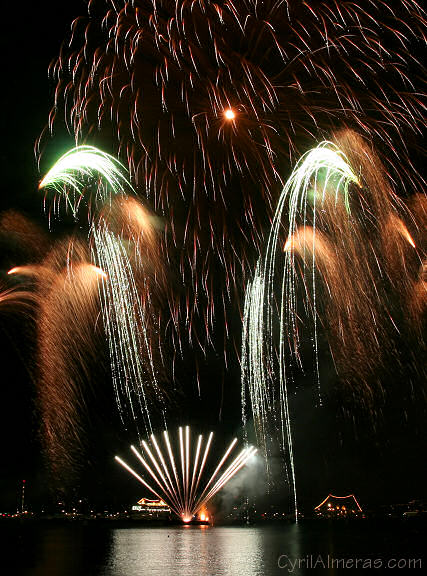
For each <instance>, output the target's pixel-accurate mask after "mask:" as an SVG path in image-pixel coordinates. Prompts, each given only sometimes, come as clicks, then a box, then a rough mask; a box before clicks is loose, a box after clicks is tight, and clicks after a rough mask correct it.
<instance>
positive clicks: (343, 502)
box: [314, 494, 363, 518]
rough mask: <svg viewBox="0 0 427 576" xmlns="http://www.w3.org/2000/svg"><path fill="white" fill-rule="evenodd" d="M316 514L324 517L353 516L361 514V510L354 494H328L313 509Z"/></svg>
mask: <svg viewBox="0 0 427 576" xmlns="http://www.w3.org/2000/svg"><path fill="white" fill-rule="evenodd" d="M314 511H315V512H316V514H317V516H320V517H324V518H354V517H357V516H362V515H363V510H362V508H361V507H360V505H359V502H358V501H357V499H356V496H355V495H354V494H348V495H347V496H334V495H333V494H328V496H327V497H326V498H325V499H324V500H323V501H322V502H321V503H320V504H319V505H318V506H316V508H315V509H314Z"/></svg>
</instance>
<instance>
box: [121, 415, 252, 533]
mask: <svg viewBox="0 0 427 576" xmlns="http://www.w3.org/2000/svg"><path fill="white" fill-rule="evenodd" d="M163 436H164V445H165V447H166V449H167V453H168V456H169V464H168V463H167V461H166V459H165V458H164V456H163V453H162V451H161V448H160V446H159V444H158V443H157V441H156V438H155V437H154V435H151V438H150V439H151V447H150V446H149V445H148V443H147V442H145V441H142V443H141V447H142V449H143V450H142V451H141V452H139V451H138V450H137V449H136V448H135V447H134V446H131V450H132V452H133V453H134V454H135V456H136V457H137V458H138V460H139V461H140V463H141V464H142V465H143V466H144V468H145V470H146V471H147V472H148V474H149V475H150V476H151V478H152V480H153V481H154V482H155V483H156V488H152V487H151V486H149V485H148V484H147V482H146V481H145V480H144V479H143V478H142V477H141V476H139V475H138V474H137V473H136V472H135V471H134V470H133V469H132V468H131V467H130V466H128V464H126V463H125V462H124V461H123V460H121V459H120V458H119V457H118V456H116V460H117V462H119V464H121V465H122V466H123V467H124V468H125V469H126V470H127V471H128V472H130V474H132V475H133V476H134V477H135V478H136V479H137V480H139V481H140V482H141V484H143V485H144V486H145V487H146V488H147V489H148V490H150V491H151V492H152V493H153V494H155V495H156V496H157V497H158V498H161V499H162V500H163V501H164V502H166V503H167V504H168V506H169V507H170V509H171V510H173V511H174V513H175V514H176V515H177V516H179V517H180V518H181V519H182V521H183V522H185V523H188V522H190V521H191V520H192V518H193V517H194V516H195V515H196V514H197V513H198V512H200V511H201V510H205V509H206V504H207V502H208V501H209V500H210V499H211V498H213V497H214V496H215V494H216V493H217V492H219V491H220V490H221V488H223V487H224V486H225V484H227V482H228V481H229V480H231V478H233V476H234V475H235V474H237V472H238V471H239V470H240V469H241V468H243V466H245V464H246V463H247V462H248V461H249V460H250V459H251V458H252V456H253V455H254V454H255V452H256V451H257V450H256V448H254V447H252V446H248V447H246V448H244V449H243V450H242V451H241V452H240V453H239V454H238V455H237V456H236V457H235V458H234V460H232V461H231V463H229V464H228V465H227V466H226V467H225V466H224V464H225V462H226V460H227V459H228V457H229V455H230V453H231V451H232V450H233V448H234V446H235V445H236V443H237V439H236V438H235V439H234V440H233V442H232V443H231V444H230V446H229V447H228V448H227V450H226V452H225V454H224V456H223V457H222V458H221V460H220V461H219V463H218V465H217V466H216V468H215V470H214V472H213V473H212V474H211V476H210V477H209V480H208V481H207V482H205V481H203V470H204V468H205V464H206V459H207V456H208V453H209V448H210V445H211V442H212V436H213V434H212V432H211V433H210V434H209V437H208V439H207V441H206V443H205V444H204V447H203V449H202V446H203V436H202V435H200V436H199V438H198V441H197V446H196V448H195V450H194V451H193V450H192V449H191V443H190V427H189V426H186V427H185V433H184V430H183V429H182V428H179V434H178V437H179V454H178V457H177V458H175V456H174V454H173V450H172V447H171V443H170V440H169V435H168V433H167V432H166V431H165V432H164V433H163ZM184 446H185V448H184ZM201 451H202V452H203V457H202V458H201V459H200V452H201ZM156 454H157V457H156ZM147 457H148V458H147ZM178 459H179V461H180V462H179V464H180V465H178V466H177V465H176V460H178ZM149 462H151V464H152V466H153V467H154V468H153V467H152V466H151V465H150V464H149ZM190 469H191V470H190ZM190 472H191V473H190ZM203 514H204V513H203ZM204 516H205V519H206V520H207V517H206V514H204Z"/></svg>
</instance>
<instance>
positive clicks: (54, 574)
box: [0, 521, 426, 576]
mask: <svg viewBox="0 0 427 576" xmlns="http://www.w3.org/2000/svg"><path fill="white" fill-rule="evenodd" d="M425 528H426V525H425V523H424V522H423V523H421V524H418V523H416V522H401V521H395V522H391V521H390V522H387V521H386V522H379V523H377V522H365V521H361V522H355V523H348V524H347V523H340V522H337V523H323V522H321V523H318V522H313V523H310V522H307V523H301V524H299V525H294V524H281V525H276V526H248V527H243V526H239V527H220V526H213V527H206V526H204V527H201V526H200V527H199V526H186V527H184V526H175V527H158V528H156V527H154V526H153V527H142V526H139V527H134V526H129V527H126V528H119V527H115V526H106V525H94V524H90V523H89V524H88V525H85V524H82V523H73V524H70V525H64V524H61V525H58V524H54V523H49V522H47V523H40V524H37V523H36V524H33V523H31V522H24V523H22V524H21V523H12V524H10V523H9V524H8V525H1V526H0V573H1V574H3V573H4V574H7V575H8V576H9V574H10V575H11V576H15V575H16V576H156V575H161V576H183V575H185V576H276V575H284V574H290V573H291V574H314V573H319V572H320V573H322V574H337V571H336V569H332V568H326V569H321V570H316V569H311V568H307V566H306V565H305V566H304V565H303V566H301V567H300V568H298V567H296V566H294V567H293V568H292V569H290V568H291V565H290V564H289V560H292V561H296V560H297V559H303V563H304V562H305V560H304V559H305V558H309V557H310V556H313V558H316V557H317V556H318V555H322V558H323V559H324V560H325V561H327V558H328V556H330V557H334V558H343V557H344V558H352V557H353V558H354V557H364V558H367V557H371V558H377V557H382V558H385V559H387V558H392V557H393V558H399V557H400V558H405V557H406V558H408V557H412V558H417V557H418V558H419V557H424V554H423V551H424V548H425ZM279 558H282V562H281V567H279V565H278V560H279ZM287 562H288V563H287ZM4 566H13V567H14V569H13V571H12V572H10V571H9V572H7V571H6V572H3V570H2V568H3V567H4ZM423 567H425V564H424V560H423ZM415 572H416V571H415ZM376 573H379V571H376Z"/></svg>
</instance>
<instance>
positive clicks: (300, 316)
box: [242, 131, 425, 512]
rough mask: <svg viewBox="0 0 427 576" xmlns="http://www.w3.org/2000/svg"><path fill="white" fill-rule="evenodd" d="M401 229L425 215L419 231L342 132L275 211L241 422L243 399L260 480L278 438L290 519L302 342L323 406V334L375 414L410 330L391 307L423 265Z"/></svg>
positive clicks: (356, 141)
mask: <svg viewBox="0 0 427 576" xmlns="http://www.w3.org/2000/svg"><path fill="white" fill-rule="evenodd" d="M405 220H406V221H409V222H411V226H412V227H414V229H415V232H416V233H418V234H422V230H423V228H424V226H425V215H424V219H423V218H420V219H419V220H418V221H417V220H416V219H415V216H414V214H413V213H411V212H409V211H408V209H407V208H406V207H405V205H404V204H403V203H402V202H401V201H400V200H399V198H398V197H397V196H396V194H395V193H394V192H393V188H392V186H391V184H390V183H389V182H388V181H387V175H386V173H385V170H384V168H383V166H382V165H381V163H380V161H379V160H378V158H377V157H376V155H375V153H374V151H373V150H372V149H370V148H369V147H368V146H367V145H366V144H365V143H364V141H363V139H362V138H360V137H359V136H357V135H356V134H354V133H352V132H349V131H344V132H341V133H339V134H337V135H336V142H335V143H333V142H322V143H321V144H319V146H317V147H316V148H314V149H312V150H311V151H309V152H307V153H306V154H305V155H304V156H303V157H302V158H301V160H300V161H299V162H298V163H297V165H296V166H295V169H294V170H293V172H292V174H291V176H290V178H289V180H288V181H287V183H286V185H285V187H284V189H283V191H282V194H281V196H280V198H279V200H278V205H277V209H276V213H275V215H274V219H273V222H272V226H271V231H270V235H269V238H268V241H267V246H266V250H265V255H264V257H263V258H262V259H260V261H259V262H258V264H257V267H256V269H255V273H254V277H253V280H252V282H250V283H249V285H248V288H247V291H246V299H245V309H244V325H243V345H242V404H243V418H244V421H245V419H246V416H247V412H246V391H247V390H248V391H249V397H250V403H251V407H252V414H253V417H254V421H255V427H256V432H257V436H258V440H259V442H260V444H261V446H262V447H263V450H264V454H265V456H266V459H267V469H268V457H269V452H270V450H271V442H272V438H273V439H274V438H275V437H277V436H279V437H280V442H281V446H282V450H283V451H285V452H286V454H287V461H288V466H289V472H290V479H291V482H290V483H291V486H292V489H293V494H294V498H295V511H296V512H297V500H296V479H295V467H294V455H293V441H292V429H291V415H290V410H289V386H290V383H292V382H293V379H294V376H295V373H296V371H298V370H301V369H302V367H303V358H302V354H301V348H302V340H304V339H305V340H309V341H310V342H311V347H312V350H311V354H310V356H311V358H310V361H312V362H313V364H314V374H315V380H316V383H317V387H318V397H319V401H320V402H321V387H320V380H321V379H320V376H321V369H320V367H319V353H318V324H319V322H320V323H321V324H322V327H323V329H324V333H325V334H326V337H327V338H328V341H329V347H330V352H331V354H332V357H333V359H334V362H335V366H336V370H337V372H338V374H339V376H340V378H341V381H342V384H343V385H344V384H346V383H347V384H348V385H349V388H350V389H351V390H352V391H353V393H355V392H356V391H357V394H358V395H359V398H360V399H363V400H364V401H365V402H366V403H367V405H369V403H370V402H373V399H374V398H375V392H376V390H375V385H376V380H375V378H374V377H373V376H374V375H375V371H376V369H377V367H378V365H380V364H381V363H385V362H386V359H387V357H388V354H389V353H390V350H387V347H388V346H392V344H390V343H391V337H390V334H392V333H393V332H398V333H403V332H404V331H405V330H407V331H409V332H411V331H413V328H414V327H413V324H412V321H411V319H410V318H409V320H408V319H406V318H403V319H400V321H399V320H398V319H397V317H396V318H393V315H394V312H392V305H393V302H394V301H395V300H397V301H399V300H400V301H401V304H402V305H403V306H404V307H405V308H406V309H408V308H409V307H410V305H411V304H410V302H411V300H412V299H413V298H414V294H416V296H415V298H417V297H418V291H419V289H420V288H419V286H420V285H419V282H420V281H419V274H418V269H419V263H420V260H421V261H422V253H419V252H418V250H417V248H416V242H415V241H414V239H413V237H412V235H411V234H410V232H409V230H408V227H407V226H406V224H405ZM424 298H425V295H424ZM307 317H308V318H309V319H310V322H307V321H306V318H307ZM397 322H398V323H399V326H397V324H396V323H397ZM387 334H388V336H387ZM420 346H421V347H422V346H423V342H422V340H421V342H420ZM305 351H306V352H307V346H305ZM391 353H392V354H393V353H394V350H393V349H391ZM306 361H307V360H306ZM380 386H381V392H382V393H383V392H384V390H383V386H384V385H383V384H380ZM273 443H274V440H273Z"/></svg>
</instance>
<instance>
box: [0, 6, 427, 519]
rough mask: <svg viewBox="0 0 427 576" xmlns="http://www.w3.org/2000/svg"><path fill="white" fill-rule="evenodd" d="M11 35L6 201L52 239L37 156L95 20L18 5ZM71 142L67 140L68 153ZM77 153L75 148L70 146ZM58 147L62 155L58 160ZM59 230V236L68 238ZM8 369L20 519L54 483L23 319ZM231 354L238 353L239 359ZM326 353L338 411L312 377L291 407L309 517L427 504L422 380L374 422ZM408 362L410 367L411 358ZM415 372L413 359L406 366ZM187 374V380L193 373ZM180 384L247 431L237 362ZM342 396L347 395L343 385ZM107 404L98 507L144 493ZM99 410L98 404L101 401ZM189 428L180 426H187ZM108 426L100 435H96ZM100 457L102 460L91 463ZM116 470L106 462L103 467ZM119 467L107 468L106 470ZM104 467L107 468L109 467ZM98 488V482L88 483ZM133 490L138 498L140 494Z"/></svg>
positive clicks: (199, 418) (209, 363) (6, 61)
mask: <svg viewBox="0 0 427 576" xmlns="http://www.w3.org/2000/svg"><path fill="white" fill-rule="evenodd" d="M10 10H12V13H10V12H9V15H8V19H7V20H6V21H5V22H4V25H3V31H2V35H1V36H0V41H1V48H2V54H3V55H4V56H3V59H2V67H1V70H2V83H3V85H2V91H1V99H2V102H1V110H2V113H3V130H2V145H1V156H0V157H1V167H2V191H1V195H0V209H1V210H7V209H11V208H14V209H16V210H18V211H20V212H23V213H25V214H27V215H28V216H29V217H30V218H31V219H32V220H33V221H35V222H38V223H39V225H40V226H41V227H43V228H44V229H45V230H48V222H47V218H46V217H45V216H44V215H43V207H42V198H41V197H40V193H39V192H38V190H37V181H38V179H39V175H38V172H37V166H36V162H35V159H34V153H33V145H34V141H35V139H36V138H37V137H38V135H39V134H40V132H41V130H42V129H43V127H44V125H45V123H46V120H47V116H48V111H49V109H50V106H51V102H52V97H53V88H54V86H53V82H52V81H49V79H48V77H47V67H48V64H49V62H50V61H51V59H52V58H54V57H55V56H56V54H57V53H58V50H59V46H60V43H61V40H62V38H63V37H64V35H65V34H66V33H67V30H68V29H69V24H70V22H71V21H72V19H73V18H74V17H76V16H78V15H79V14H84V13H85V10H86V7H85V3H84V2H83V1H80V2H78V1H76V0H74V1H73V2H65V3H58V2H53V1H52V0H49V1H45V2H40V3H31V4H30V5H25V8H24V7H23V6H22V5H20V4H18V3H14V4H13V6H12V7H11V8H10ZM66 142H67V139H66V138H64V137H62V139H61V138H59V139H58V146H59V148H61V151H62V149H63V148H64V146H66V145H67V144H66ZM69 143H70V144H71V143H72V140H71V138H70V139H69ZM54 150H55V146H52V152H51V154H52V155H53V154H54V153H55V152H54ZM64 227H65V224H64V226H63V227H62V228H61V226H60V225H57V226H56V228H55V229H54V231H53V232H51V234H52V235H55V234H59V235H60V234H61V233H62V232H63V231H64ZM0 257H1V261H0V265H1V271H0V275H1V278H2V279H5V278H6V277H5V271H7V269H8V268H9V267H11V266H12V265H14V264H16V261H15V260H14V259H15V258H16V252H15V251H14V250H13V242H8V241H5V240H4V239H2V240H1V244H0ZM0 323H1V324H0V342H1V366H2V378H1V384H2V417H1V420H0V421H1V425H0V438H1V448H2V456H3V458H2V470H1V473H0V511H1V510H3V509H12V510H13V509H14V508H15V502H16V490H17V487H18V485H19V482H20V480H21V478H23V477H27V478H28V493H29V495H28V498H29V500H31V498H33V500H34V501H35V502H36V501H37V502H38V501H40V499H41V498H42V496H41V495H42V494H45V493H46V490H45V475H44V471H43V467H42V464H41V460H40V457H39V444H38V438H37V430H38V420H37V413H36V410H35V405H34V396H35V392H34V385H33V383H32V382H31V378H30V376H29V372H28V369H27V368H29V370H30V372H31V366H32V365H33V363H34V349H33V348H34V347H33V342H34V326H32V325H31V322H28V323H27V324H28V325H25V326H24V325H23V324H22V322H21V321H20V320H19V319H17V318H16V317H9V316H7V317H4V318H3V317H2V318H0ZM232 328H233V330H234V332H235V334H236V335H237V336H236V341H237V342H239V341H240V336H239V330H240V320H239V317H238V315H236V317H235V318H233V319H232ZM230 348H231V347H230ZM231 354H232V351H231ZM328 356H329V355H328V353H327V351H325V352H324V353H323V354H322V355H321V360H322V359H323V360H324V363H323V364H322V371H323V375H324V380H325V390H326V393H327V396H328V395H329V396H328V397H329V401H327V402H326V406H325V408H323V409H319V408H316V407H315V404H316V402H315V395H314V394H313V391H312V377H311V375H310V374H308V375H307V376H306V377H305V378H304V379H301V382H300V389H299V393H298V395H297V396H296V397H295V399H294V400H292V401H291V412H292V413H293V414H294V415H295V416H294V434H295V453H296V466H297V476H298V483H299V493H300V495H301V500H302V501H303V503H305V504H306V505H307V506H309V505H311V504H314V503H317V502H318V501H320V500H321V499H322V498H323V497H324V496H326V494H327V492H329V491H331V492H334V493H348V492H353V491H355V492H356V494H357V495H358V497H359V500H360V501H361V502H369V503H380V502H387V501H405V500H408V499H411V498H416V497H423V498H426V497H427V493H426V488H425V486H426V483H425V478H426V467H425V454H426V447H427V446H426V434H425V418H426V415H427V414H426V405H425V400H424V399H423V394H421V393H419V390H420V389H421V388H422V386H424V385H425V382H423V381H422V376H419V375H414V376H413V378H412V380H413V385H414V388H415V390H416V392H415V393H413V392H411V391H410V390H409V389H408V387H409V381H407V380H405V379H402V374H405V366H403V368H401V369H400V370H398V371H394V370H393V367H390V368H391V369H390V371H389V374H388V375H387V378H388V379H389V381H390V384H391V386H390V388H391V390H392V393H391V395H390V397H389V398H388V399H387V400H386V401H385V403H383V404H382V405H381V409H380V411H379V414H378V415H377V416H375V417H372V416H370V415H367V414H366V413H364V412H363V410H362V409H356V408H354V403H353V402H352V400H351V398H348V397H346V396H344V395H343V394H341V393H340V392H339V388H338V391H337V390H336V387H335V385H336V384H337V378H336V376H335V375H334V372H333V369H332V366H331V362H330V360H329V359H328ZM400 357H401V358H402V357H403V358H404V354H401V355H400ZM403 361H404V360H403ZM186 371H187V373H186ZM181 381H182V382H183V381H186V387H185V386H184V388H185V392H186V394H187V396H186V397H181V398H183V399H181V400H179V402H181V405H180V408H179V410H177V413H179V414H180V415H182V417H183V419H184V421H183V422H182V423H184V424H185V423H186V422H187V419H188V420H189V421H191V422H194V424H197V425H199V426H201V427H202V428H207V427H208V426H212V427H221V429H222V433H220V436H222V440H223V441H224V442H226V440H227V438H228V435H229V434H231V433H233V432H235V431H236V430H237V429H238V427H239V419H240V408H239V398H240V375H239V366H238V363H237V361H236V360H234V361H232V362H231V368H230V370H229V371H228V372H224V370H223V358H222V354H221V353H215V352H211V353H210V355H209V357H208V359H207V360H206V361H205V362H204V363H202V364H201V369H200V382H201V385H202V397H201V398H200V399H199V398H198V397H197V394H195V390H196V384H195V377H194V372H193V364H192V363H191V362H190V363H189V364H188V367H187V368H186V367H185V366H181ZM337 386H338V385H337ZM107 405H108V402H105V403H103V402H101V403H100V404H99V405H98V407H97V410H98V413H97V416H96V418H92V420H91V426H92V432H91V434H90V435H89V436H90V440H89V443H90V442H93V444H92V445H91V447H90V450H88V454H89V462H88V463H87V467H86V477H85V479H84V480H83V481H82V484H81V491H82V492H83V493H87V494H92V495H93V494H94V493H96V494H97V495H98V497H99V498H101V499H102V498H104V499H105V500H108V499H113V498H116V499H117V494H126V496H129V497H130V498H131V499H132V498H133V497H135V495H137V493H138V490H137V489H136V488H135V487H134V485H133V484H132V483H131V482H130V481H129V479H128V477H127V476H126V475H125V474H124V473H123V472H122V471H121V470H120V471H118V470H117V469H116V467H115V464H111V463H110V458H111V456H112V454H114V453H115V452H116V449H123V447H124V446H126V445H127V444H128V443H130V442H131V441H133V438H131V437H129V436H128V433H126V432H125V431H123V430H121V429H120V426H119V423H118V418H117V415H114V414H113V415H111V414H110V413H109V412H108V410H107V408H106V406H107ZM92 406H93V407H94V406H95V404H94V403H93V402H92ZM177 423H178V419H177ZM98 425H99V426H100V429H99V432H100V433H99V434H98V433H97V429H96V427H97V426H98ZM90 454H97V457H91V456H90ZM104 459H105V461H104ZM107 460H108V464H107V463H105V462H106V461H107ZM103 462H104V463H103ZM88 477H90V478H91V480H90V481H89V480H88ZM131 484H132V487H131V486H130V485H131Z"/></svg>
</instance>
